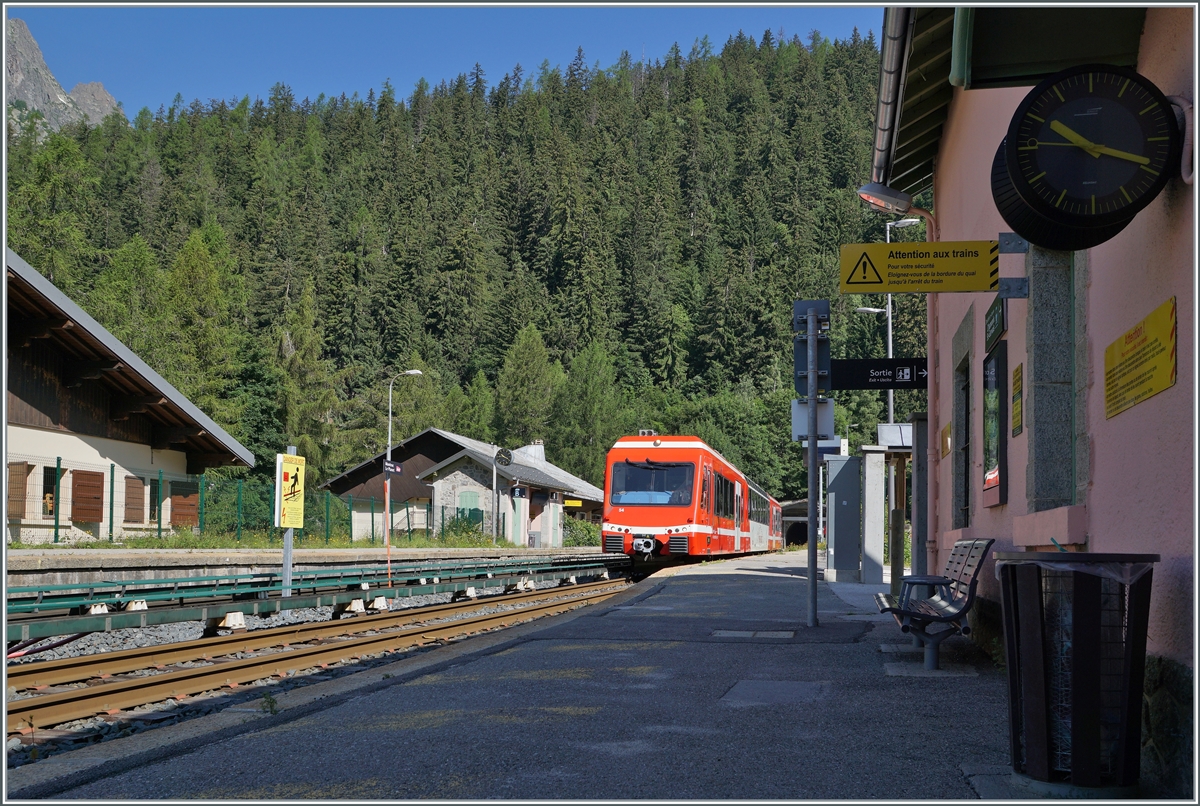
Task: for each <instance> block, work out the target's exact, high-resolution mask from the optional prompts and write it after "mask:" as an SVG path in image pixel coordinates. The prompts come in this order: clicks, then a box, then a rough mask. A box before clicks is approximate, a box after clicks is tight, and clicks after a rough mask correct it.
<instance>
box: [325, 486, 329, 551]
mask: <svg viewBox="0 0 1200 806" xmlns="http://www.w3.org/2000/svg"><path fill="white" fill-rule="evenodd" d="M325 545H326V546H328V545H329V490H326V491H325Z"/></svg>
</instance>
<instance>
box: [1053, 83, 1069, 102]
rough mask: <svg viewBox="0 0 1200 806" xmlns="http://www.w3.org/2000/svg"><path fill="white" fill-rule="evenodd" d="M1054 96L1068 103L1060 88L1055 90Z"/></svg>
mask: <svg viewBox="0 0 1200 806" xmlns="http://www.w3.org/2000/svg"><path fill="white" fill-rule="evenodd" d="M1054 94H1055V95H1057V96H1058V100H1060V101H1063V102H1064V103H1065V102H1066V100H1067V99H1066V98H1064V97H1063V94H1062V93H1061V92H1059V91H1058V87H1055V88H1054Z"/></svg>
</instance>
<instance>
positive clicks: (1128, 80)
mask: <svg viewBox="0 0 1200 806" xmlns="http://www.w3.org/2000/svg"><path fill="white" fill-rule="evenodd" d="M1130 81H1131V79H1128V78H1127V79H1125V83H1124V84H1122V85H1121V91H1120V92H1118V93H1117V97H1118V98H1120V97H1121V96H1122V95H1124V94H1125V90H1126V89H1128V88H1129V82H1130Z"/></svg>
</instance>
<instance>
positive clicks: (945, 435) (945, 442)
mask: <svg viewBox="0 0 1200 806" xmlns="http://www.w3.org/2000/svg"><path fill="white" fill-rule="evenodd" d="M950 426H951V423H946V427H945V428H943V429H942V458H943V459H945V458H946V457H947V456H949V455H950Z"/></svg>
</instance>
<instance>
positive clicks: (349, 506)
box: [346, 495, 354, 546]
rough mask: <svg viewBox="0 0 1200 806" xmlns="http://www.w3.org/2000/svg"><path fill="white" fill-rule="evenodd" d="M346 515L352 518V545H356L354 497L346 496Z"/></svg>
mask: <svg viewBox="0 0 1200 806" xmlns="http://www.w3.org/2000/svg"><path fill="white" fill-rule="evenodd" d="M346 498H347V501H346V514H347V516H348V517H349V518H350V545H351V546H353V545H354V496H352V495H347V496H346Z"/></svg>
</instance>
